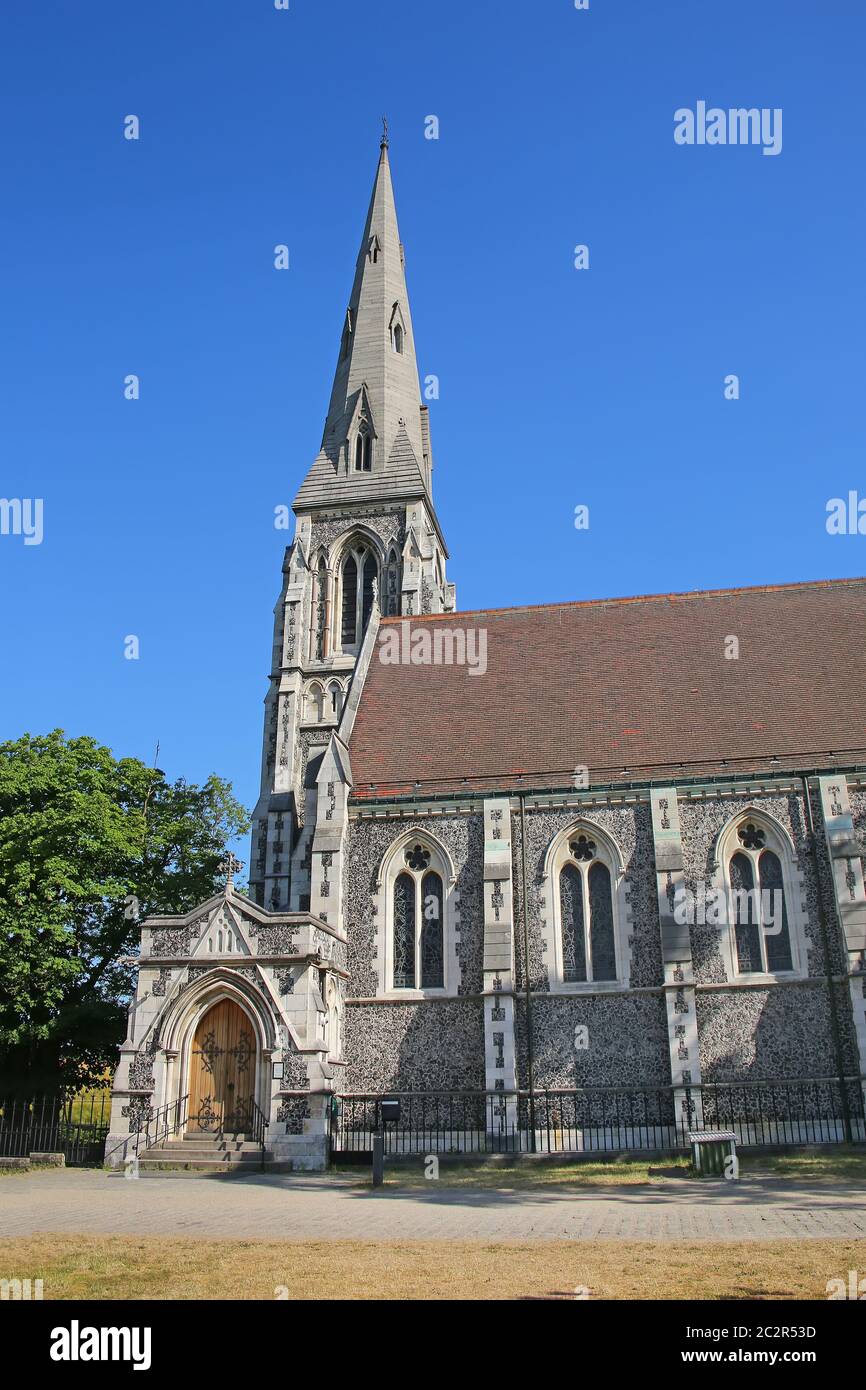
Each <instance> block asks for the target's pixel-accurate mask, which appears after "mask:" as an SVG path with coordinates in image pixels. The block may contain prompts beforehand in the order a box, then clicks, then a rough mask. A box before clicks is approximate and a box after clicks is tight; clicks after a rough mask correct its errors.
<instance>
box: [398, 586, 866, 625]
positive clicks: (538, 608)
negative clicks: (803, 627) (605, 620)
mask: <svg viewBox="0 0 866 1390" xmlns="http://www.w3.org/2000/svg"><path fill="white" fill-rule="evenodd" d="M846 585H850V586H853V587H856V586H857V585H866V575H855V576H853V577H851V578H847V579H804V580H799V581H797V582H795V583H791V584H747V585H745V586H744V587H742V588H731V589H687V590H684V591H682V592H679V593H658V594H632V595H620V596H619V597H614V598H585V599H565V600H563V601H562V602H559V603H556V602H551V603H527V604H512V605H510V606H507V607H504V608H466V609H456V610H455V611H454V612H451V613H418V614H410V615H406V614H403V615H401V616H397V617H388V618H385V617H383V618H382V620H381V621H382V622H383V623H400V622H409V621H411V622H413V623H422V622H431V621H433V622H438V621H439V620H440V619H442V618H448V619H450V620H452V621H453V620H454V619H455V618H473V617H481V616H483V615H486V614H491V615H492V614H494V613H537V612H544V611H550V612H553V611H555V610H556V609H560V608H601V607H605V606H607V605H609V604H626V603H660V602H667V603H671V602H677V601H678V600H679V601H682V600H684V599H700V598H727V597H729V596H731V595H733V594H777V593H791V592H795V591H798V590H808V589H831V588H837V587H839V588H843V587H845V586H846Z"/></svg>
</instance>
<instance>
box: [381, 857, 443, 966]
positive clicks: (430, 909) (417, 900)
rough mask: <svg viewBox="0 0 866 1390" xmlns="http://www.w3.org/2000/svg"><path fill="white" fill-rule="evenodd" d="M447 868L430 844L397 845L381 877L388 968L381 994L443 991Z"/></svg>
mask: <svg viewBox="0 0 866 1390" xmlns="http://www.w3.org/2000/svg"><path fill="white" fill-rule="evenodd" d="M447 881H448V865H447V863H446V861H445V858H444V856H443V855H442V853H441V852H440V851H439V850H438V849H437V847H436V845H435V844H432V843H428V842H426V841H425V840H420V839H419V840H415V839H412V840H410V841H409V842H408V843H406V842H402V843H401V844H400V845H399V846H398V848H397V850H396V853H395V854H394V857H393V859H392V862H391V867H390V872H389V873H388V874H387V875H386V891H387V892H388V895H389V903H388V907H389V935H390V962H389V966H390V968H389V969H388V971H387V972H386V975H385V980H384V983H385V987H386V989H394V990H404V989H407V990H408V989H411V990H444V989H445V988H446V975H447V969H446V940H447V931H446V917H447V906H448V905H447V890H446V883H447Z"/></svg>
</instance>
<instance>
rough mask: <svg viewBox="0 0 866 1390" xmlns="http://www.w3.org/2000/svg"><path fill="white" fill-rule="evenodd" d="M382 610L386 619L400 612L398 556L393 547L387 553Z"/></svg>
mask: <svg viewBox="0 0 866 1390" xmlns="http://www.w3.org/2000/svg"><path fill="white" fill-rule="evenodd" d="M382 609H383V612H384V614H385V616H386V617H393V616H394V615H396V614H397V613H399V611H400V555H399V552H398V550H397V547H396V546H394V545H392V546H391V549H390V550H389V551H388V570H387V574H386V577H385V595H384V602H383V605H382Z"/></svg>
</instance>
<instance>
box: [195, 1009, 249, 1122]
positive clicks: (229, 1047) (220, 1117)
mask: <svg viewBox="0 0 866 1390" xmlns="http://www.w3.org/2000/svg"><path fill="white" fill-rule="evenodd" d="M255 1088H256V1039H255V1034H254V1032H253V1026H252V1024H251V1023H250V1020H249V1019H248V1018H247V1015H246V1014H245V1013H244V1011H243V1009H242V1008H241V1007H240V1006H239V1005H238V1004H236V1003H235V1002H234V1001H233V1000H231V999H221V1000H220V1002H219V1003H218V1004H214V1006H213V1008H211V1009H208V1011H207V1013H206V1014H204V1015H203V1016H202V1018H201V1019H200V1020H199V1023H198V1027H197V1028H196V1030H195V1037H194V1038H193V1044H192V1057H191V1059H190V1076H189V1120H188V1123H187V1130H188V1132H189V1133H191V1134H219V1133H220V1132H225V1133H227V1134H237V1133H240V1132H241V1131H244V1130H248V1129H249V1128H250V1125H251V1120H252V1104H253V1099H254V1096H255Z"/></svg>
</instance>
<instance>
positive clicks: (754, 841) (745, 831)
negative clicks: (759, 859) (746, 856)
mask: <svg viewBox="0 0 866 1390" xmlns="http://www.w3.org/2000/svg"><path fill="white" fill-rule="evenodd" d="M737 834H738V836H739V837H740V844H741V845H742V846H743V848H744V849H763V848H764V842H765V841H766V838H767V837H766V835H765V834H764V831H763V830H759V829H758V827H757V826H756V825H752V823H751V821H749V823H748V825H741V826H740V828H739V830H738V831H737Z"/></svg>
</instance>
